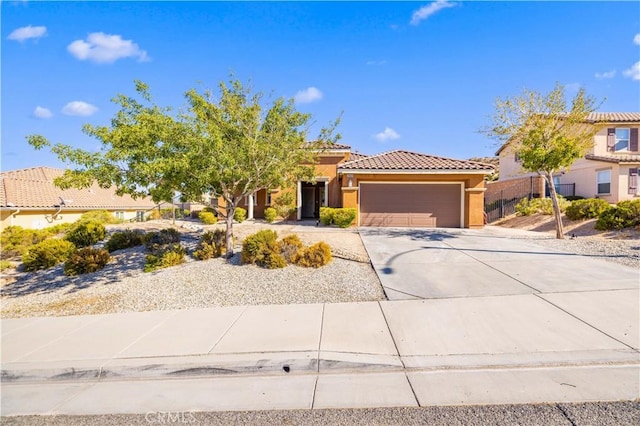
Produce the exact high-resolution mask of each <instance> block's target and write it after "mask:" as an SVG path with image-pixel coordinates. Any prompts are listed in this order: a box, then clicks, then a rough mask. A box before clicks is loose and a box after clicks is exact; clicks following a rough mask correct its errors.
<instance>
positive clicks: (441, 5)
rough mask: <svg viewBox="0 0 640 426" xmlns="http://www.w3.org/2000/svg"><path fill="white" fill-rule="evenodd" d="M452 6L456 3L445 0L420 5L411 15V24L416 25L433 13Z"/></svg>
mask: <svg viewBox="0 0 640 426" xmlns="http://www.w3.org/2000/svg"><path fill="white" fill-rule="evenodd" d="M454 6H456V3H453V2H450V1H447V0H436V1H434V2H433V3H431V4H428V5H426V6H422V7H421V8H420V9H418V10H416V11H415V12H413V15H411V25H418V24H419V23H420V22H421V21H424V20H425V19H427V18H428V17H429V16H431V15H433V14H434V13H436V12H439V11H441V10H442V9H447V8H450V7H454Z"/></svg>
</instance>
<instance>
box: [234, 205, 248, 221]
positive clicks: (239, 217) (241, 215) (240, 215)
mask: <svg viewBox="0 0 640 426" xmlns="http://www.w3.org/2000/svg"><path fill="white" fill-rule="evenodd" d="M246 218H247V211H246V210H245V209H243V208H242V207H236V211H235V212H234V213H233V219H234V220H235V221H236V222H238V223H242V222H244V220H245V219H246Z"/></svg>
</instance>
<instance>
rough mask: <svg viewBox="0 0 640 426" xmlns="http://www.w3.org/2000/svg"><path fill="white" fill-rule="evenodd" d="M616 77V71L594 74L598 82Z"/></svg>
mask: <svg viewBox="0 0 640 426" xmlns="http://www.w3.org/2000/svg"><path fill="white" fill-rule="evenodd" d="M615 76H616V70H611V71H605V72H597V73H596V74H595V77H596V78H597V79H598V80H604V79H606V78H613V77H615Z"/></svg>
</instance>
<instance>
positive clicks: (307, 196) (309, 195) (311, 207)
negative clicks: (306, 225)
mask: <svg viewBox="0 0 640 426" xmlns="http://www.w3.org/2000/svg"><path fill="white" fill-rule="evenodd" d="M315 209H316V188H315V187H313V186H306V187H305V186H303V187H302V218H303V219H312V218H313V217H314V212H315Z"/></svg>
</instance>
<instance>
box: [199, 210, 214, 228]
mask: <svg viewBox="0 0 640 426" xmlns="http://www.w3.org/2000/svg"><path fill="white" fill-rule="evenodd" d="M198 219H200V221H201V222H202V223H204V224H205V225H215V224H216V223H218V218H217V217H216V215H215V214H213V213H210V212H205V211H201V212H200V213H198Z"/></svg>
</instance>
